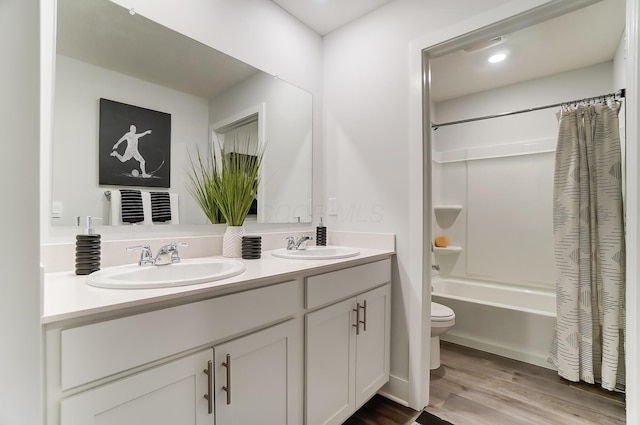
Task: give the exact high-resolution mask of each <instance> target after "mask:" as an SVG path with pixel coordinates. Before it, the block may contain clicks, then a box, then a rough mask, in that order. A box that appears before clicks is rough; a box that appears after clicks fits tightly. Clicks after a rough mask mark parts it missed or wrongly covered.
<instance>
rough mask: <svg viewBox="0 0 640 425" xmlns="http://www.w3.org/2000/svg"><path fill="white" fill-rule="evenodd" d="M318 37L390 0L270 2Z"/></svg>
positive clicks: (279, 0) (295, 0) (290, 0)
mask: <svg viewBox="0 0 640 425" xmlns="http://www.w3.org/2000/svg"><path fill="white" fill-rule="evenodd" d="M272 1H273V2H274V3H276V4H277V5H279V6H280V7H281V8H283V9H284V10H286V11H287V12H289V13H290V14H291V15H293V16H294V17H296V18H297V19H298V20H299V21H301V22H302V23H304V24H305V25H307V26H308V27H309V28H311V29H312V30H314V31H315V32H317V33H318V34H320V35H326V34H328V33H330V32H331V31H333V30H335V29H337V28H339V27H341V26H343V25H345V24H348V23H349V22H351V21H353V20H355V19H358V18H359V17H361V16H364V15H366V14H367V13H369V12H371V11H372V10H375V9H377V8H379V7H381V6H383V5H385V4H387V3H389V2H391V1H392V0H272Z"/></svg>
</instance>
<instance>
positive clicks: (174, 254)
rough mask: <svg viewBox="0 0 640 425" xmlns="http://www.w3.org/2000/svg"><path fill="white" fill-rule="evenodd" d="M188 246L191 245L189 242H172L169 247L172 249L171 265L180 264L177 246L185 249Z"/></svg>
mask: <svg viewBox="0 0 640 425" xmlns="http://www.w3.org/2000/svg"><path fill="white" fill-rule="evenodd" d="M189 245H191V244H190V243H189V242H173V243H172V244H171V247H172V248H173V249H172V250H171V262H172V263H179V262H180V254H179V253H178V247H179V246H184V247H187V246H189Z"/></svg>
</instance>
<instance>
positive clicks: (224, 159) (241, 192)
mask: <svg viewBox="0 0 640 425" xmlns="http://www.w3.org/2000/svg"><path fill="white" fill-rule="evenodd" d="M263 152H264V151H263V149H261V148H254V149H251V148H250V144H249V141H247V142H246V143H242V144H240V143H237V140H236V141H234V142H233V143H232V145H231V146H230V147H228V148H225V147H223V146H222V145H221V144H220V143H219V142H214V143H213V144H212V145H211V146H210V147H209V149H208V151H207V153H206V154H202V153H201V152H200V150H199V149H197V150H196V158H192V157H191V155H190V154H189V161H190V167H189V169H188V172H189V177H190V182H191V184H190V186H189V191H190V193H191V194H192V195H193V197H194V198H195V200H196V202H197V203H198V205H200V208H202V210H203V212H204V213H205V215H206V216H207V218H208V219H209V221H211V223H214V224H215V223H221V222H225V223H226V224H227V229H226V231H225V234H224V238H223V242H222V255H223V256H225V257H240V256H241V254H242V236H243V235H244V234H245V233H244V226H243V225H244V220H245V218H246V217H247V214H248V213H249V209H250V208H251V204H252V202H253V201H254V199H255V198H256V195H257V193H258V184H259V182H260V166H261V164H262V157H263Z"/></svg>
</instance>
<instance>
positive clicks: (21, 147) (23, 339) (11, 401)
mask: <svg viewBox="0 0 640 425" xmlns="http://www.w3.org/2000/svg"><path fill="white" fill-rule="evenodd" d="M38 19H39V5H38V2H37V1H24V0H5V1H2V2H0V40H1V41H0V46H1V47H0V50H1V51H2V66H0V93H2V100H1V101H0V128H1V129H2V155H0V178H1V179H2V181H3V182H4V183H5V184H4V189H3V196H4V201H3V207H4V208H3V209H2V213H1V214H0V216H1V217H2V220H0V223H2V224H0V226H1V232H0V233H1V234H2V238H3V242H2V244H0V338H1V341H2V348H1V349H0V424H11V425H14V424H15V425H23V424H24V425H31V424H38V423H41V422H42V410H41V406H42V386H41V372H42V361H41V332H40V302H39V299H40V284H39V280H40V278H39V256H38V252H39V225H38V223H39V221H38V216H39V198H38V197H39V193H38V181H39V174H40V172H39V167H38V162H39V153H38V152H39V136H40V134H39V131H40V120H39V117H40V114H39V110H38V108H39V94H40V93H39V89H40V83H39V80H40V74H39V69H40V67H39V62H40V61H39V47H40V43H39V36H40V30H39V20H38ZM15 40H19V42H15Z"/></svg>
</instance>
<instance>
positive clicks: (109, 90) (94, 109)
mask: <svg viewBox="0 0 640 425" xmlns="http://www.w3.org/2000/svg"><path fill="white" fill-rule="evenodd" d="M100 98H105V99H109V100H114V101H117V102H122V103H126V104H129V105H134V106H139V107H142V108H147V109H152V110H155V111H160V112H164V113H168V114H171V187H170V188H169V189H168V190H169V191H170V192H172V193H177V194H178V195H179V197H180V221H181V222H182V223H190V224H206V223H207V222H208V221H207V218H206V216H205V215H204V214H203V213H202V211H201V209H200V207H199V206H198V205H197V204H196V202H195V201H194V200H193V197H192V196H191V195H190V194H189V191H188V189H187V184H188V181H189V178H188V176H187V174H186V171H185V167H186V165H187V164H188V163H189V160H188V157H187V149H189V151H190V152H191V153H192V154H194V153H195V146H196V145H199V146H200V147H201V149H204V150H205V151H206V146H207V140H208V138H209V136H208V132H209V104H208V101H207V99H204V98H200V97H197V96H193V95H190V94H186V93H182V92H179V91H176V90H171V89H168V88H166V87H162V86H158V85H156V84H152V83H149V82H147V81H143V80H139V79H136V78H132V77H129V76H127V75H123V74H120V73H117V72H113V71H110V70H107V69H104V68H100V67H97V66H94V65H90V64H87V63H85V62H81V61H78V60H75V59H72V58H69V57H66V56H62V55H57V58H56V81H55V100H54V123H55V124H54V132H53V140H54V143H53V153H52V155H53V163H54V164H56V165H54V166H53V173H52V181H51V184H52V185H53V190H52V201H54V202H55V201H57V202H61V203H62V206H63V216H62V217H61V218H59V219H58V218H56V219H53V220H54V225H65V226H73V225H75V220H74V217H75V216H81V217H82V216H87V215H91V216H94V217H95V216H97V217H103V219H104V224H109V221H108V218H109V215H108V211H109V202H108V201H107V199H106V198H105V196H104V191H105V189H106V187H104V186H98V128H99V117H100V116H99V109H100V106H99V99H100ZM140 130H144V129H140ZM115 142H116V141H114V143H115ZM114 188H116V189H117V187H114ZM158 190H165V189H158ZM78 194H82V195H81V196H79V195H78ZM97 224H101V223H97Z"/></svg>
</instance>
